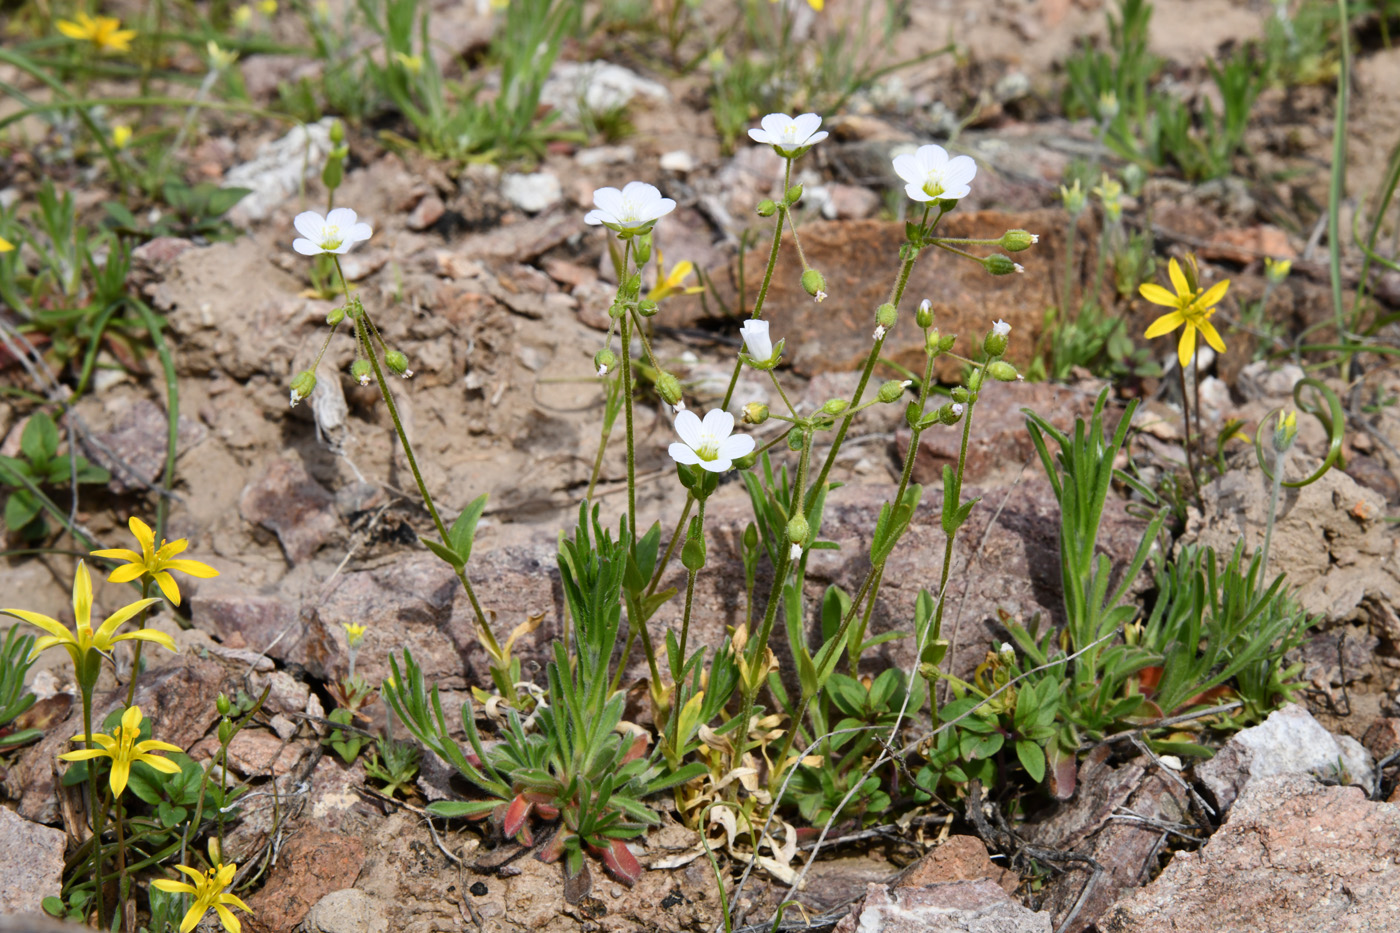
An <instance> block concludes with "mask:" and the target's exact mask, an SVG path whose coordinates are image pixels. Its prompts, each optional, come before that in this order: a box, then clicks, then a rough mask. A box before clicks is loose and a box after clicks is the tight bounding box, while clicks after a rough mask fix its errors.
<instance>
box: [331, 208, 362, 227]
mask: <svg viewBox="0 0 1400 933" xmlns="http://www.w3.org/2000/svg"><path fill="white" fill-rule="evenodd" d="M359 219H360V218H359V215H358V214H356V213H355V212H354V211H352V210H350V208H348V207H337V208H336V209H335V210H333V211H331V212H330V213H329V214H327V215H326V226H328V227H339V228H340V229H342V230H349V229H350V228H351V227H353V226H355V221H357V220H359Z"/></svg>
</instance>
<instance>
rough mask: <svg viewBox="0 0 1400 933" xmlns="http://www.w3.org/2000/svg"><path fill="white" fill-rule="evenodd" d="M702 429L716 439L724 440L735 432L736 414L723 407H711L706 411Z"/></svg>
mask: <svg viewBox="0 0 1400 933" xmlns="http://www.w3.org/2000/svg"><path fill="white" fill-rule="evenodd" d="M702 430H703V431H704V432H705V433H706V434H709V435H711V436H712V437H714V438H715V440H719V441H722V440H723V439H724V438H726V437H728V436H729V435H730V434H733V433H734V416H733V415H731V414H730V413H729V412H727V411H725V410H724V409H723V408H711V409H710V410H709V411H707V412H706V413H705V421H704V424H703V426H702Z"/></svg>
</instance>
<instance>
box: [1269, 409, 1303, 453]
mask: <svg viewBox="0 0 1400 933" xmlns="http://www.w3.org/2000/svg"><path fill="white" fill-rule="evenodd" d="M1297 436H1298V413H1297V412H1296V411H1290V412H1288V413H1287V414H1284V413H1283V412H1279V413H1278V424H1277V426H1276V427H1275V428H1274V452H1275V453H1280V454H1282V453H1286V452H1287V451H1288V448H1290V447H1292V446H1293V439H1294V438H1295V437H1297Z"/></svg>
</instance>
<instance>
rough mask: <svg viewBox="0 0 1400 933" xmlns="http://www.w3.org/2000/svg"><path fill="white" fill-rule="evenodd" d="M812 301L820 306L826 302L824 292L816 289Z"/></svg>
mask: <svg viewBox="0 0 1400 933" xmlns="http://www.w3.org/2000/svg"><path fill="white" fill-rule="evenodd" d="M812 300H813V301H815V302H816V303H817V304H821V303H822V302H823V301H826V292H824V291H822V290H821V289H820V288H819V289H817V293H816V294H815V295H813V296H812Z"/></svg>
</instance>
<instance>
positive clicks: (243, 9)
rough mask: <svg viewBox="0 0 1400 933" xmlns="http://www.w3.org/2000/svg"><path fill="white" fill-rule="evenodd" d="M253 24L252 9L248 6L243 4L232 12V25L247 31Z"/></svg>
mask: <svg viewBox="0 0 1400 933" xmlns="http://www.w3.org/2000/svg"><path fill="white" fill-rule="evenodd" d="M252 22H253V8H252V7H250V6H249V5H248V4H246V3H245V4H243V5H242V6H240V7H239V8H238V9H236V10H234V11H233V25H234V26H236V27H238V28H239V29H247V28H248V26H249V25H250V24H251V23H252Z"/></svg>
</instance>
